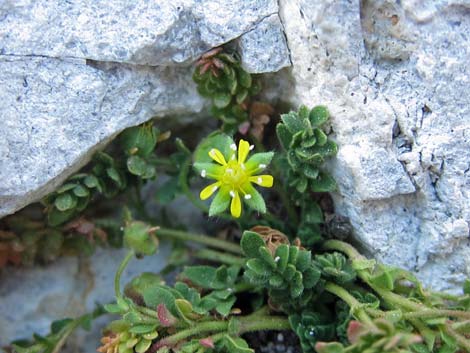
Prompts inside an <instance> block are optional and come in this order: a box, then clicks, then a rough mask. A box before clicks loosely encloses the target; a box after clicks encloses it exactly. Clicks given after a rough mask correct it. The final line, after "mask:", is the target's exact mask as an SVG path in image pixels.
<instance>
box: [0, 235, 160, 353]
mask: <svg viewBox="0 0 470 353" xmlns="http://www.w3.org/2000/svg"><path fill="white" fill-rule="evenodd" d="M126 252H127V250H126V249H119V250H117V249H114V250H111V249H98V250H97V251H96V253H95V254H94V255H93V256H91V257H89V258H78V257H63V258H60V259H58V260H57V262H54V263H53V264H50V265H48V266H45V267H39V266H35V267H34V268H19V269H14V268H9V269H7V270H6V271H8V272H4V273H2V277H1V286H0V297H1V298H2V300H0V312H1V315H0V344H1V345H2V346H5V345H7V344H9V343H10V342H11V341H12V340H14V339H30V338H31V335H32V334H33V333H38V334H41V335H45V334H48V333H49V332H50V328H49V326H50V324H51V322H52V321H55V320H58V319H62V318H66V317H72V318H73V317H78V316H80V315H83V314H85V313H87V312H90V311H92V310H93V309H94V308H95V306H96V305H97V304H106V303H110V302H112V301H113V300H114V290H113V288H114V282H113V281H114V272H115V271H116V269H117V267H118V266H119V263H120V262H121V260H122V259H123V258H124V256H125V254H126ZM168 254H169V244H164V245H163V246H162V247H161V248H160V250H159V254H158V255H155V256H149V257H145V258H143V259H141V260H136V259H134V260H132V261H131V262H130V264H129V266H128V268H127V269H126V271H125V272H124V273H123V277H122V279H121V281H122V283H123V285H124V284H126V283H128V282H129V281H130V280H131V279H132V278H134V277H135V276H137V275H139V274H141V273H142V272H154V273H158V271H160V270H162V269H163V267H164V266H165V263H166V258H167V256H168ZM109 321H110V317H109V316H107V317H106V318H105V320H97V322H94V323H93V330H92V331H91V332H86V331H83V330H77V332H76V333H74V337H71V338H70V339H69V340H68V341H67V349H66V350H65V351H67V352H93V351H96V348H97V347H98V346H99V339H100V336H101V329H102V328H103V327H104V325H105V324H107V323H109Z"/></svg>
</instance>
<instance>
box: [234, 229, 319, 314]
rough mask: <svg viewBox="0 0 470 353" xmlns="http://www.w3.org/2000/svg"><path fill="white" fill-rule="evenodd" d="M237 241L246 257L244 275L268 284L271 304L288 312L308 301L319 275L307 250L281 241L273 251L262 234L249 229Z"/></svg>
mask: <svg viewBox="0 0 470 353" xmlns="http://www.w3.org/2000/svg"><path fill="white" fill-rule="evenodd" d="M240 245H241V247H242V250H243V252H244V253H245V255H246V257H247V258H248V261H247V262H246V268H247V269H246V271H245V274H244V275H245V277H246V278H247V280H248V281H249V282H250V283H252V284H254V285H257V286H260V287H264V288H267V289H268V295H269V297H270V299H271V301H272V304H274V305H277V306H280V308H281V309H282V310H284V311H286V312H291V311H292V310H296V309H299V308H302V307H304V306H305V305H306V304H307V303H308V302H309V300H310V299H311V298H312V296H313V294H314V293H315V291H316V289H317V288H316V286H317V285H318V284H319V281H320V275H321V272H320V270H318V269H317V268H316V267H315V266H314V264H313V262H312V258H311V253H310V251H307V250H303V249H300V248H299V247H297V246H292V245H287V244H280V245H279V246H278V247H277V248H276V249H275V250H274V252H272V251H270V250H269V249H268V248H267V246H266V244H265V241H264V240H263V238H262V237H261V236H260V235H259V234H257V233H255V232H251V231H245V232H244V233H243V237H242V239H241V243H240Z"/></svg>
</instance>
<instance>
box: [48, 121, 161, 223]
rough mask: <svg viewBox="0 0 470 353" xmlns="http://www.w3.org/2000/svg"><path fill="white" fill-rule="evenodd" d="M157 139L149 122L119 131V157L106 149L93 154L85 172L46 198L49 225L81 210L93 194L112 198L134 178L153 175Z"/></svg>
mask: <svg viewBox="0 0 470 353" xmlns="http://www.w3.org/2000/svg"><path fill="white" fill-rule="evenodd" d="M157 140H158V130H157V129H156V128H155V127H154V126H153V125H152V124H151V123H146V124H143V125H140V126H135V127H131V128H129V129H127V130H125V131H124V132H123V133H121V135H120V136H119V143H120V144H119V147H120V152H121V154H122V155H121V156H118V157H117V158H114V157H112V156H111V155H109V154H108V153H105V152H98V153H96V154H95V155H94V156H93V160H92V164H91V167H89V169H90V171H89V172H88V173H78V174H75V175H73V176H72V177H70V178H69V179H68V180H67V182H66V183H65V184H63V185H62V186H61V187H59V188H58V189H57V190H56V191H55V192H53V193H51V194H49V195H48V196H46V197H45V199H44V203H45V204H46V206H47V208H46V209H47V217H48V223H49V225H51V226H58V225H60V224H62V223H64V222H66V221H68V220H70V219H71V218H72V217H74V216H76V215H77V214H79V213H80V212H82V211H84V210H85V209H86V208H87V206H88V205H89V203H90V201H91V199H92V198H93V195H96V194H102V195H104V196H105V197H107V198H111V197H114V196H116V195H117V194H118V193H120V192H122V191H124V190H125V189H126V188H127V187H128V185H129V183H130V182H132V181H133V178H134V179H137V182H139V180H146V179H150V178H153V177H155V174H156V171H155V166H154V164H153V163H152V155H153V151H154V149H155V146H156V144H157Z"/></svg>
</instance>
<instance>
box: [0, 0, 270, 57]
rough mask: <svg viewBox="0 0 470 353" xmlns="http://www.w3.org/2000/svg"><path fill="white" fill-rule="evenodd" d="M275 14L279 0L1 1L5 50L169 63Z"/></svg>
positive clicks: (198, 52)
mask: <svg viewBox="0 0 470 353" xmlns="http://www.w3.org/2000/svg"><path fill="white" fill-rule="evenodd" d="M277 12H278V5H277V1H276V0H251V1H245V0H204V1H202V0H174V1H148V0H138V1H126V0H118V1H111V2H110V1H103V0H100V1H95V0H81V1H72V2H67V1H60V0H53V1H49V0H38V1H36V0H34V1H28V0H26V1H21V2H18V1H15V0H11V1H10V0H3V1H2V2H1V3H0V38H1V39H0V54H6V55H24V56H31V55H33V56H35V55H41V56H47V57H59V58H64V57H74V58H82V59H93V60H97V61H114V62H127V63H134V64H141V65H165V66H167V65H172V64H179V63H184V62H188V61H192V60H195V59H196V58H197V57H199V56H200V55H201V54H202V53H204V52H205V51H207V50H209V49H211V48H213V47H217V46H220V45H222V44H224V43H226V42H228V41H230V40H232V39H235V38H237V37H239V36H240V35H242V34H244V33H245V32H247V31H249V30H251V29H252V28H254V27H255V26H256V25H257V24H258V23H259V22H261V21H262V20H263V19H264V18H265V17H268V16H270V15H273V14H277ZM277 30H278V29H277Z"/></svg>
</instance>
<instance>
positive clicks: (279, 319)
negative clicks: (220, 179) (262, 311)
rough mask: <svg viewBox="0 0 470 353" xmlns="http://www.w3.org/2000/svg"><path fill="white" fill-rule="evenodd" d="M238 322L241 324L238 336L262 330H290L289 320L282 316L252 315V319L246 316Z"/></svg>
mask: <svg viewBox="0 0 470 353" xmlns="http://www.w3.org/2000/svg"><path fill="white" fill-rule="evenodd" d="M239 320H240V322H241V327H240V334H243V333H246V332H252V331H262V330H274V331H282V330H290V329H291V326H290V323H289V320H287V318H286V317H283V316H260V315H254V316H253V317H250V316H247V317H245V318H240V319H239Z"/></svg>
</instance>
